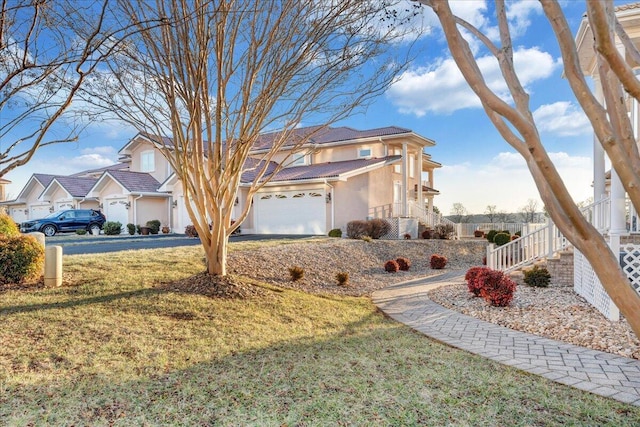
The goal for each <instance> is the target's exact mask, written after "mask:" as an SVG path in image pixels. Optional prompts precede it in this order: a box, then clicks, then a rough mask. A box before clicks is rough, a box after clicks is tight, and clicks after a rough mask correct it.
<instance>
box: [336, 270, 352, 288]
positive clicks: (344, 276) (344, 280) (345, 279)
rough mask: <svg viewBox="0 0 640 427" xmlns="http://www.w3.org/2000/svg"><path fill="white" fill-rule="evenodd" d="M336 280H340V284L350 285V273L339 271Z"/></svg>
mask: <svg viewBox="0 0 640 427" xmlns="http://www.w3.org/2000/svg"><path fill="white" fill-rule="evenodd" d="M336 280H337V281H338V286H349V273H347V272H340V273H337V274H336Z"/></svg>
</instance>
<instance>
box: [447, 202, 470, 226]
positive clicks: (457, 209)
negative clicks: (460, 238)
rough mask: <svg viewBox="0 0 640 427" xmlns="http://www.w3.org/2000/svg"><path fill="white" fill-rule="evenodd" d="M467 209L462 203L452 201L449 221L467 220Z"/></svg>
mask: <svg viewBox="0 0 640 427" xmlns="http://www.w3.org/2000/svg"><path fill="white" fill-rule="evenodd" d="M468 218H469V211H468V210H467V208H465V207H464V205H463V204H462V203H454V204H453V206H452V207H451V221H453V222H468Z"/></svg>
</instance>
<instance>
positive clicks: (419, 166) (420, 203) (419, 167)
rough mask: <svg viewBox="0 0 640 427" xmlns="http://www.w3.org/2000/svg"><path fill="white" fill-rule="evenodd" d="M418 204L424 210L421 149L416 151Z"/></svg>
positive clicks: (421, 210)
mask: <svg viewBox="0 0 640 427" xmlns="http://www.w3.org/2000/svg"><path fill="white" fill-rule="evenodd" d="M417 169H418V171H419V172H418V206H419V207H420V212H424V195H423V194H422V149H421V150H420V152H419V153H418V167H417Z"/></svg>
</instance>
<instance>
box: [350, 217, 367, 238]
mask: <svg viewBox="0 0 640 427" xmlns="http://www.w3.org/2000/svg"><path fill="white" fill-rule="evenodd" d="M365 236H371V223H370V222H369V221H365V220H360V219H357V220H354V221H349V222H348V223H347V237H349V238H350V239H362V238H363V237H365Z"/></svg>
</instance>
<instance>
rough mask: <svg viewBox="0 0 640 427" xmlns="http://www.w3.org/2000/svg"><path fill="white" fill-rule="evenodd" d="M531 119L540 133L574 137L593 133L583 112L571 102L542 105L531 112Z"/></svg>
mask: <svg viewBox="0 0 640 427" xmlns="http://www.w3.org/2000/svg"><path fill="white" fill-rule="evenodd" d="M533 118H534V119H535V121H536V124H537V125H538V129H539V130H540V131H541V132H548V133H552V134H556V135H558V136H576V135H584V134H590V133H592V132H593V128H592V127H591V123H590V122H589V119H588V118H587V116H586V115H585V114H584V111H582V110H581V109H579V108H577V107H576V106H575V105H574V104H572V103H571V102H555V103H553V104H546V105H542V106H540V107H539V108H538V109H536V110H535V111H534V112H533Z"/></svg>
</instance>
